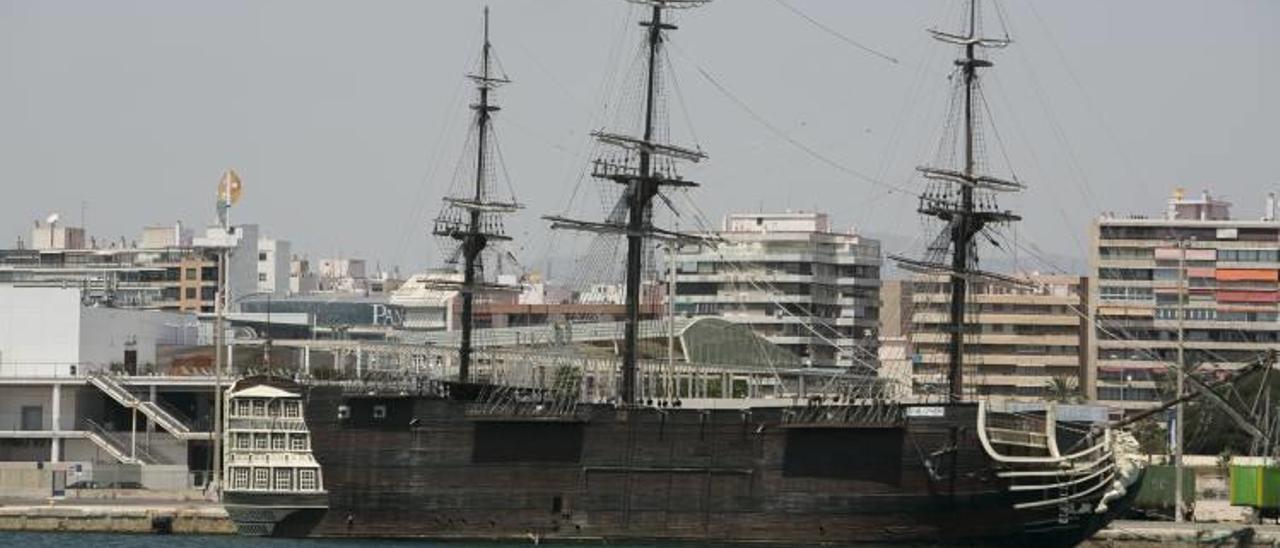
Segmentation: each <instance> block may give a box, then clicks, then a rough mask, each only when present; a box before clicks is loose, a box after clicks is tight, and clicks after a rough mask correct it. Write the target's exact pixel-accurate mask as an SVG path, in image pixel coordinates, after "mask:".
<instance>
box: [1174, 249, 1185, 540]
mask: <svg viewBox="0 0 1280 548" xmlns="http://www.w3.org/2000/svg"><path fill="white" fill-rule="evenodd" d="M1186 299H1187V240H1186V239H1184V238H1180V239H1179V240H1178V366H1177V370H1178V371H1177V383H1178V390H1177V398H1178V399H1181V398H1182V396H1183V392H1184V391H1185V390H1186V374H1187V372H1186V366H1187V362H1186V359H1185V357H1184V355H1183V326H1184V324H1185V322H1186V316H1187V310H1186ZM1182 408H1183V406H1182V405H1178V406H1177V407H1176V408H1174V411H1173V413H1174V416H1173V427H1174V429H1175V430H1176V431H1175V432H1174V440H1173V442H1174V446H1173V501H1174V502H1173V508H1174V515H1173V521H1175V522H1179V523H1181V522H1182V521H1183V517H1182V514H1183V511H1184V509H1183V507H1182V444H1183V440H1184V438H1185V436H1186V434H1185V430H1186V429H1185V428H1183V423H1182V420H1183V411H1182Z"/></svg>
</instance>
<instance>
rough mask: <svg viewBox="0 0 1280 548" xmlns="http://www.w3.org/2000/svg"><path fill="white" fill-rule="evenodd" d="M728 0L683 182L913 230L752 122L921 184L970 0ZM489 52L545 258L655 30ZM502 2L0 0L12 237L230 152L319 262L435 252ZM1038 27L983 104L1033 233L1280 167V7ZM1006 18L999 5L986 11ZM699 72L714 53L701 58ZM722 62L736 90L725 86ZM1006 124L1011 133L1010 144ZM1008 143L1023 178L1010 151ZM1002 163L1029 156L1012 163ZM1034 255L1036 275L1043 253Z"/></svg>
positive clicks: (1072, 234) (681, 37) (616, 20)
mask: <svg viewBox="0 0 1280 548" xmlns="http://www.w3.org/2000/svg"><path fill="white" fill-rule="evenodd" d="M787 1H788V5H790V6H793V7H794V8H796V9H798V10H800V11H802V12H804V13H806V14H808V15H809V16H811V17H812V18H814V19H816V20H818V21H820V22H821V23H822V24H823V25H826V26H827V27H830V28H831V29H834V30H835V31H838V32H839V33H841V34H843V35H844V36H846V37H848V38H851V39H852V40H855V41H857V42H859V43H861V44H864V45H867V46H870V47H872V48H875V49H876V50H879V51H882V52H884V53H886V54H887V55H889V56H892V57H894V58H896V59H898V60H899V63H896V64H894V63H890V62H888V61H886V60H884V59H882V58H880V57H877V56H874V55H870V54H868V53H866V52H863V51H861V50H859V49H857V48H855V47H854V46H852V45H851V44H849V43H847V42H845V41H842V40H841V39H840V38H838V37H836V36H833V35H831V34H828V33H826V32H824V31H823V30H820V29H819V28H818V27H816V26H815V25H814V24H812V23H810V22H808V21H806V20H805V19H803V18H801V17H800V16H798V15H796V14H795V13H793V12H791V11H788V10H787V9H786V7H784V5H783V4H781V3H780V2H779V0H718V1H716V2H713V3H712V4H710V5H708V6H705V7H703V8H701V9H698V10H695V11H691V12H684V13H680V14H679V17H678V23H679V24H680V26H681V29H680V30H679V31H676V32H675V33H674V34H673V35H672V40H673V42H674V43H675V44H676V47H677V48H678V49H676V50H674V51H673V53H672V59H673V61H674V62H675V64H676V66H677V68H676V73H677V75H678V77H679V85H680V88H681V91H682V95H683V98H684V104H685V105H687V107H688V110H689V113H688V116H687V118H688V121H689V122H691V124H692V128H693V130H692V131H689V130H688V127H687V126H689V124H687V123H686V122H685V118H686V117H685V116H684V115H681V114H679V113H678V112H677V113H676V114H673V116H672V119H673V121H674V122H675V125H676V129H675V134H676V135H677V136H679V137H682V138H687V139H685V140H690V141H691V140H693V139H694V138H695V137H696V142H697V144H699V145H700V146H701V147H702V148H703V149H704V150H706V151H707V152H708V153H709V154H710V160H709V161H707V162H706V163H705V164H703V165H700V166H697V167H696V169H694V170H692V171H691V172H690V173H689V176H690V177H691V178H694V179H697V180H699V181H701V182H702V183H703V184H704V188H702V189H700V190H698V191H697V192H696V193H695V194H694V196H695V198H696V200H697V201H698V203H699V204H700V205H701V207H702V209H703V210H704V211H705V212H706V213H707V214H708V215H709V216H711V217H714V218H716V219H718V218H719V217H720V216H721V215H722V214H723V213H725V212H728V211H734V210H756V209H759V208H764V209H766V210H779V209H784V208H793V209H812V208H819V209H821V210H825V211H828V212H830V213H831V214H832V215H833V217H834V219H835V220H836V222H837V223H838V224H840V225H841V226H847V225H850V224H852V225H854V226H856V227H857V228H858V229H859V230H860V231H863V232H867V233H870V234H873V235H887V236H890V239H888V240H887V242H888V245H887V246H886V247H887V248H888V249H887V251H890V252H895V251H900V249H898V248H900V247H903V246H904V245H905V244H906V242H908V241H909V240H910V239H911V238H912V237H914V236H915V235H916V234H917V232H919V229H920V223H919V222H918V220H917V217H916V215H915V214H914V208H915V201H914V198H912V197H911V196H909V195H906V194H905V193H889V192H886V187H883V186H876V185H873V184H871V183H868V182H866V181H864V180H861V179H859V178H856V177H854V176H852V175H850V174H849V173H848V172H845V171H842V170H839V169H837V168H835V167H833V166H831V165H828V164H826V163H824V162H821V161H817V160H815V159H814V158H813V157H811V156H809V155H807V154H805V153H804V152H801V151H800V150H798V149H797V148H796V146H794V144H792V143H789V142H787V141H786V140H784V139H782V138H780V137H779V136H778V135H777V134H776V133H775V132H773V131H770V130H769V129H767V128H766V127H765V126H764V125H763V124H762V123H761V122H760V121H759V120H757V119H755V118H753V117H752V115H750V114H748V113H747V112H746V110H745V109H744V107H743V106H742V104H745V105H746V107H747V108H750V109H751V111H753V112H754V113H755V114H756V115H757V116H759V117H760V118H762V119H763V120H765V121H767V122H768V123H769V124H770V125H772V126H773V127H774V128H775V129H776V130H777V131H779V132H782V133H785V134H786V135H788V136H789V137H790V138H791V139H793V140H795V141H796V142H798V143H802V144H803V145H804V146H807V147H811V148H812V149H813V150H815V151H817V152H818V153H820V154H821V155H822V156H824V157H826V158H829V159H831V160H834V161H835V162H838V163H839V164H841V165H842V166H844V167H845V168H847V169H849V170H853V171H856V172H859V173H863V174H866V175H869V176H872V177H874V178H877V179H880V180H883V181H886V182H888V183H890V184H892V185H897V186H901V187H917V186H919V184H920V183H919V180H918V179H917V178H913V177H912V175H913V173H912V172H913V168H914V167H915V166H916V165H918V164H921V163H923V162H925V161H927V160H928V159H929V157H930V150H931V148H932V147H933V146H934V143H935V142H936V136H937V134H938V131H939V126H940V125H941V122H942V110H943V107H944V106H945V97H946V90H947V81H946V75H947V73H948V71H949V70H950V68H951V67H950V63H951V60H952V59H953V57H954V56H955V55H956V53H955V52H954V51H953V48H951V47H948V46H945V45H943V44H939V43H936V42H934V41H932V40H930V39H928V37H927V36H926V34H925V33H924V32H923V29H924V28H925V27H929V26H934V25H937V24H941V23H944V22H946V21H947V20H948V19H950V18H951V16H952V14H953V12H954V11H955V8H956V6H957V2H956V1H954V0H949V1H945V2H944V1H942V0H929V1H925V0H916V1H900V0H896V1H890V0H880V1H872V0H787ZM488 4H489V5H490V6H491V7H492V10H493V23H492V28H493V31H492V32H493V42H494V44H495V46H496V48H497V51H498V52H499V54H500V56H501V60H502V62H503V64H504V66H505V68H506V69H507V72H508V73H509V75H510V76H511V78H512V79H513V80H515V83H514V84H512V85H510V86H508V87H506V88H504V89H503V90H502V92H501V94H500V96H499V97H500V99H499V101H500V102H501V104H502V105H503V107H504V108H503V110H502V112H501V113H500V114H499V122H498V126H497V127H498V131H499V134H500V136H501V142H502V148H503V152H504V155H505V158H506V166H507V169H508V170H509V171H510V173H511V175H512V182H513V184H514V186H515V190H516V192H517V193H518V195H519V198H520V199H521V201H523V202H525V203H526V204H527V205H528V209H527V210H526V211H525V212H523V213H522V214H521V215H520V216H519V217H518V218H517V219H516V220H514V221H513V223H512V226H513V232H514V233H515V235H516V236H517V237H518V238H520V242H521V244H520V245H521V247H520V249H519V250H518V253H519V255H520V256H521V258H522V259H523V260H525V261H526V262H529V263H536V262H537V261H539V260H540V258H539V255H540V254H543V253H545V252H546V246H545V245H542V244H543V243H544V242H545V240H546V232H547V231H546V229H545V223H544V222H542V221H540V220H538V217H539V216H540V215H542V214H546V213H555V212H558V211H560V210H561V209H562V208H563V207H564V205H563V204H564V203H566V202H567V201H568V197H569V195H570V193H571V192H572V191H573V187H574V184H575V182H576V181H577V178H578V174H579V172H580V171H581V169H582V166H583V165H584V163H585V162H586V160H587V159H588V158H587V157H586V152H587V150H588V149H587V147H586V143H587V134H588V132H589V131H590V130H592V129H596V128H598V127H599V125H600V123H601V120H605V119H606V118H605V117H604V116H603V115H602V113H601V109H602V107H603V105H604V104H605V102H606V99H607V98H608V97H606V96H605V94H604V89H605V87H606V86H605V82H606V81H607V80H608V79H609V77H610V75H612V74H615V73H616V72H618V70H617V67H615V66H610V62H611V60H612V61H616V60H618V59H624V60H625V59H627V58H628V55H626V54H623V55H621V56H619V55H618V54H617V53H616V52H617V51H618V50H619V48H621V49H622V51H624V52H629V51H631V48H633V47H634V46H635V45H636V43H637V42H638V40H639V39H640V35H639V30H638V27H636V26H635V24H634V23H635V21H636V20H637V17H638V14H637V13H636V10H637V8H635V7H634V6H632V5H631V4H628V3H626V2H622V1H621V0H613V1H610V0H490V1H489V2H488ZM481 6H482V3H481V2H477V1H471V0H449V1H442V0H431V1H424V0H403V1H391V0H380V1H359V2H357V1H346V2H334V1H317V0H297V1H260V2H240V1H230V0H223V1H217V2H195V1H170V0H164V1H161V0H155V1H111V2H104V1H101V0H82V1H73V0H67V1H62V0H59V1H37V0H27V1H11V0H0V178H3V183H0V184H2V185H3V188H4V189H5V190H6V192H5V194H4V197H3V198H0V238H3V244H4V245H5V246H10V245H12V243H13V242H15V241H16V239H17V238H18V237H19V236H22V237H23V238H24V239H25V238H26V237H28V233H29V229H30V226H31V222H32V220H34V219H42V218H44V217H45V215H47V214H48V213H49V212H51V211H59V212H61V213H62V214H63V218H64V219H67V220H69V221H71V222H73V223H77V224H78V223H79V219H80V212H81V209H82V206H83V207H84V209H85V210H86V211H87V225H88V228H89V231H90V233H91V234H92V235H95V236H97V237H98V238H99V239H100V240H102V239H118V238H119V237H120V236H122V235H123V236H126V237H127V238H129V239H134V238H137V235H138V233H139V229H140V227H141V226H142V225H145V224H156V223H171V222H173V221H175V220H182V221H184V222H186V223H189V224H192V225H197V226H203V225H204V224H205V223H207V222H208V221H209V220H210V219H211V218H212V217H213V201H214V200H213V199H214V191H215V187H216V183H217V180H218V177H219V175H220V173H221V172H222V170H223V169H224V168H226V167H235V168H236V169H237V170H238V171H239V172H240V173H241V175H242V177H243V179H244V188H245V192H244V199H243V201H242V202H241V204H240V205H239V206H238V207H237V208H236V210H235V212H234V214H233V216H234V217H235V219H236V220H238V221H246V222H257V223H259V224H260V225H261V226H262V227H263V230H264V232H266V233H267V234H269V235H272V236H275V237H280V238H285V239H289V240H291V241H293V242H294V249H295V250H296V251H298V252H301V253H306V254H309V255H311V256H312V257H319V256H327V255H334V254H343V255H347V256H360V257H366V258H369V259H371V260H375V261H381V262H382V264H383V265H384V266H385V265H390V264H399V265H404V266H406V267H417V266H421V265H424V264H429V263H433V262H436V261H438V259H439V258H438V252H437V250H436V247H435V245H434V244H433V243H432V242H431V241H430V239H429V238H428V237H427V236H426V232H427V230H428V228H427V221H428V219H430V217H431V216H432V215H434V214H435V212H436V211H437V209H438V208H439V195H440V194H441V193H442V192H443V190H444V189H445V188H446V187H447V185H448V183H449V181H450V175H451V174H452V172H453V167H454V165H455V163H456V162H457V156H458V155H459V149H460V148H461V145H462V141H463V139H464V136H465V131H464V130H465V128H464V124H465V120H466V119H465V116H466V115H467V111H466V109H465V106H466V102H467V101H468V100H469V95H468V89H467V88H466V87H465V84H464V82H463V79H462V74H463V73H464V72H465V71H466V70H468V69H469V68H470V66H471V64H472V61H473V60H474V58H475V55H476V49H477V48H478V45H479V31H480V12H481ZM1003 9H1004V12H1005V14H1006V15H1007V18H1008V20H1009V23H1010V30H1011V33H1012V36H1013V38H1014V40H1015V44H1014V45H1013V46H1012V47H1010V48H1009V49H1008V50H1005V51H1002V52H998V53H997V54H996V55H995V57H994V60H995V62H996V68H995V69H994V72H989V74H990V75H991V76H992V77H991V78H990V79H989V80H988V81H987V82H988V84H987V85H988V101H989V103H990V104H991V109H992V111H993V112H994V116H995V119H996V129H997V130H998V132H999V133H1000V137H1001V140H1002V141H1003V142H1004V144H1005V149H1006V150H1007V155H1008V157H1009V163H1011V164H1012V166H1013V170H1014V172H1015V173H1016V174H1017V175H1018V176H1019V177H1020V178H1022V179H1024V180H1026V181H1027V182H1028V183H1029V185H1030V190H1029V191H1028V192H1026V193H1024V194H1023V195H1021V196H1017V197H1006V198H1005V199H1004V200H1003V202H1002V204H1003V205H1005V206H1008V207H1010V208H1013V209H1016V210H1018V211H1019V212H1021V213H1022V214H1023V215H1024V216H1025V217H1026V219H1027V220H1026V222H1024V223H1022V225H1021V226H1020V227H1019V228H1018V235H1019V238H1020V239H1022V240H1024V241H1027V242H1034V243H1035V244H1036V245H1038V246H1039V247H1040V248H1042V249H1044V250H1046V251H1048V252H1051V253H1054V254H1059V255H1066V256H1083V255H1084V253H1085V246H1087V245H1088V233H1087V226H1088V224H1089V222H1090V220H1091V219H1092V218H1093V217H1094V216H1095V215H1096V214H1098V213H1099V212H1101V211H1122V212H1129V211H1137V212H1146V213H1156V212H1158V211H1160V209H1161V208H1162V206H1163V200H1164V199H1165V198H1166V196H1167V195H1168V193H1169V191H1170V190H1171V189H1172V188H1173V187H1175V186H1185V187H1187V188H1188V189H1189V190H1191V191H1193V192H1199V190H1201V189H1204V188H1208V189H1211V190H1213V191H1215V192H1216V193H1217V194H1220V195H1224V196H1226V197H1228V199H1230V200H1232V201H1233V202H1234V203H1235V204H1236V207H1235V213H1236V215H1237V216H1240V217H1250V218H1253V217H1256V216H1258V215H1260V214H1261V209H1262V202H1263V196H1264V195H1265V193H1266V191H1267V190H1274V189H1276V188H1277V186H1280V185H1278V182H1280V167H1278V165H1280V164H1277V153H1278V152H1280V146H1278V145H1280V137H1278V135H1280V133H1278V132H1277V128H1280V105H1277V101H1276V98H1277V94H1280V62H1278V61H1280V59H1277V57H1278V56H1277V52H1280V37H1278V36H1280V33H1278V32H1277V29H1280V2H1275V1H1271V0H1255V1H1245V0H1240V1H1207V0H1205V1H1185V0H1132V1H1126V2H1115V1H1114V0H1074V1H1070V2H1063V1H1047V0H1045V1H1041V0H1035V1H1024V0H1017V1H1006V2H1004V3H1003ZM992 26H995V25H994V22H992ZM699 69H701V70H699ZM706 75H710V76H711V77H713V78H714V79H715V80H716V81H718V82H719V84H720V85H721V86H722V87H723V88H724V89H725V90H727V91H728V92H729V93H731V94H732V95H733V96H735V97H736V98H737V99H738V100H739V101H741V103H742V104H739V103H738V102H735V101H734V100H731V99H730V98H729V97H727V96H726V95H725V93H724V92H723V91H721V90H720V89H718V88H716V87H715V86H713V85H712V84H711V83H710V82H709V81H708V79H707V77H706ZM993 142H994V141H993ZM992 150H993V153H992V155H993V162H994V164H995V165H996V167H997V170H996V171H997V172H1004V171H1005V170H1004V168H1003V166H1004V163H1005V162H1004V160H1003V155H1002V154H1001V153H999V152H998V148H997V147H995V146H994V145H993V146H992ZM1005 173H1006V174H1007V172H1005ZM1032 266H1034V265H1032Z"/></svg>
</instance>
